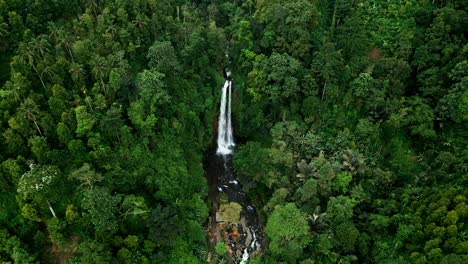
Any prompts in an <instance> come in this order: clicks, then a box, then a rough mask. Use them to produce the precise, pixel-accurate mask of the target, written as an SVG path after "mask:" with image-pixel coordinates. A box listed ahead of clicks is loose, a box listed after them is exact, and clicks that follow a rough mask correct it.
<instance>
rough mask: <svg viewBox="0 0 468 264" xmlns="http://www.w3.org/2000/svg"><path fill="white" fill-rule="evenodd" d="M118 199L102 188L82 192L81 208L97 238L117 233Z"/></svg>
mask: <svg viewBox="0 0 468 264" xmlns="http://www.w3.org/2000/svg"><path fill="white" fill-rule="evenodd" d="M119 200H120V199H119V198H118V197H116V196H113V195H111V194H110V192H109V190H107V189H106V188H103V187H96V188H93V189H90V190H86V191H85V192H84V197H83V201H82V207H83V209H85V210H86V211H87V212H88V214H89V220H90V222H91V223H93V225H94V229H95V230H96V234H97V236H98V237H106V236H107V237H110V236H112V235H113V234H115V232H117V228H118V223H117V209H118V203H119Z"/></svg>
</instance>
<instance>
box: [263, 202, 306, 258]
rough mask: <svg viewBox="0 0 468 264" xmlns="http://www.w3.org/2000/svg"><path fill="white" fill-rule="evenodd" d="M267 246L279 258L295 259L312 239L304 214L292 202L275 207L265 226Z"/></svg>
mask: <svg viewBox="0 0 468 264" xmlns="http://www.w3.org/2000/svg"><path fill="white" fill-rule="evenodd" d="M265 232H266V234H267V235H268V237H269V238H270V239H271V242H270V244H269V248H270V249H271V252H272V254H273V255H276V256H277V257H279V258H280V259H284V260H288V261H295V260H297V259H299V258H301V256H302V253H303V249H304V247H306V246H307V245H308V244H309V243H310V242H311V240H312V237H311V234H310V230H309V226H308V224H307V220H306V216H305V214H304V213H303V212H301V211H300V210H299V209H298V208H297V207H296V206H295V205H294V204H292V203H288V204H286V205H284V206H279V207H277V208H276V209H275V210H274V211H273V213H272V214H271V216H270V218H269V219H268V222H267V225H266V227H265Z"/></svg>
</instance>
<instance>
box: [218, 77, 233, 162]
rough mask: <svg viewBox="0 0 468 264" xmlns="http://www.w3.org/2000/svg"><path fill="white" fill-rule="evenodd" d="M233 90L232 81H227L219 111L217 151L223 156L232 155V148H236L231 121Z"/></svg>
mask: <svg viewBox="0 0 468 264" xmlns="http://www.w3.org/2000/svg"><path fill="white" fill-rule="evenodd" d="M228 76H229V72H228ZM231 90H232V81H230V80H226V82H225V83H224V86H223V91H222V94H221V106H220V109H219V121H218V149H217V150H216V153H217V154H221V155H229V154H231V153H232V148H233V147H234V146H235V143H234V136H233V133H232V121H231V93H232V91H231ZM226 99H227V100H226ZM226 108H227V109H226ZM226 110H227V111H226Z"/></svg>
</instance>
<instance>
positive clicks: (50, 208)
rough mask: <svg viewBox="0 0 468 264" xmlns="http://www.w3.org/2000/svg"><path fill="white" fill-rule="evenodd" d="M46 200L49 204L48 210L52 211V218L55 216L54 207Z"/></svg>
mask: <svg viewBox="0 0 468 264" xmlns="http://www.w3.org/2000/svg"><path fill="white" fill-rule="evenodd" d="M46 201H47V205H48V206H49V210H50V212H51V213H52V215H53V216H54V218H57V215H56V214H55V211H54V208H52V205H50V203H49V200H46Z"/></svg>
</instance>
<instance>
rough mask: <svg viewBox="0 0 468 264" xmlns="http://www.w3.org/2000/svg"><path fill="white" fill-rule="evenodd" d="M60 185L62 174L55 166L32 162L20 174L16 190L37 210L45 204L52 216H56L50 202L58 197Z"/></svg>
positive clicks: (60, 190) (61, 183) (22, 198)
mask: <svg viewBox="0 0 468 264" xmlns="http://www.w3.org/2000/svg"><path fill="white" fill-rule="evenodd" d="M62 185H63V182H62V174H61V172H60V171H59V170H58V168H57V167H54V166H50V165H34V164H32V165H31V166H30V170H29V171H28V172H26V173H25V174H23V175H22V176H21V179H20V180H19V183H18V190H17V191H18V194H19V196H20V198H21V200H22V201H24V202H26V204H27V203H31V205H33V206H35V207H39V210H40V209H41V207H43V206H44V205H46V206H47V207H48V208H49V210H50V213H51V214H52V216H53V217H54V218H57V215H56V213H55V210H54V209H53V208H52V204H51V202H55V201H56V200H58V199H59V197H60V194H61V192H62V191H63V189H62V188H63V186H62ZM25 217H28V216H27V215H26V216H25Z"/></svg>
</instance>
